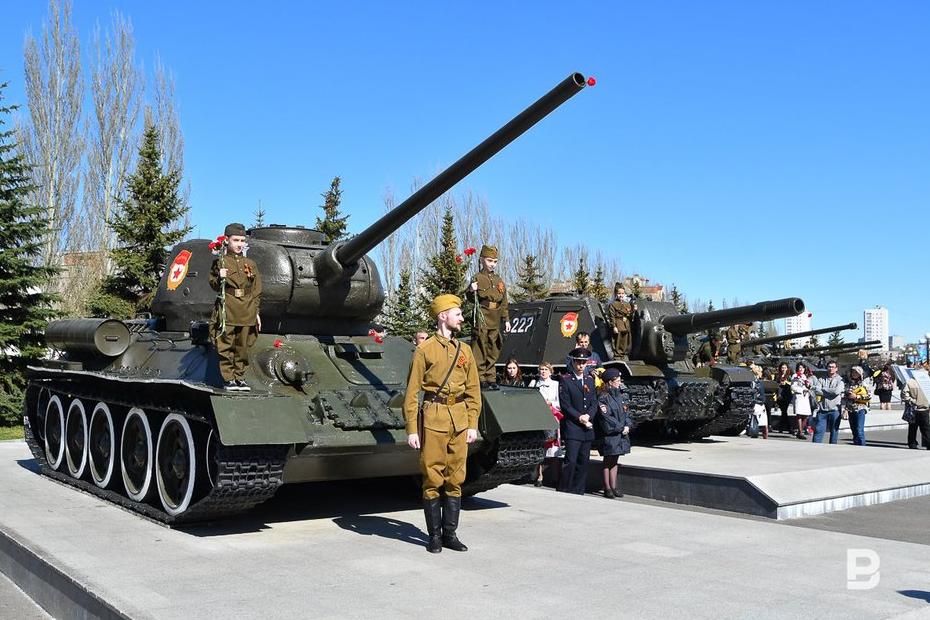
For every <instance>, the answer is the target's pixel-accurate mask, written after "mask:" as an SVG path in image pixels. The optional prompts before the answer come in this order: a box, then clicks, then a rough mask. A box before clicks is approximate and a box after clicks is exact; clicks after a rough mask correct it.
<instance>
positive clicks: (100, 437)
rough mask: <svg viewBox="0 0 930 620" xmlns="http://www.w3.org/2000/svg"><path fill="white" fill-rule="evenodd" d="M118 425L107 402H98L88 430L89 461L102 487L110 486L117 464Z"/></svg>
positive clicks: (95, 481) (99, 485)
mask: <svg viewBox="0 0 930 620" xmlns="http://www.w3.org/2000/svg"><path fill="white" fill-rule="evenodd" d="M116 452H117V449H116V426H115V425H114V423H113V414H112V413H110V408H109V407H107V404H106V403H97V405H96V406H95V407H94V411H93V413H91V414H90V426H89V427H88V430H87V463H88V465H90V477H91V479H92V480H93V481H94V484H96V485H97V486H98V487H100V488H101V489H105V488H107V487H108V486H110V482H111V481H112V480H113V469H114V468H115V466H116Z"/></svg>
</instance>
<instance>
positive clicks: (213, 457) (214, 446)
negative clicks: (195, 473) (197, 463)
mask: <svg viewBox="0 0 930 620" xmlns="http://www.w3.org/2000/svg"><path fill="white" fill-rule="evenodd" d="M205 445H206V453H205V458H204V461H203V464H204V471H205V473H206V475H207V484H209V485H210V488H211V489H214V488H216V485H217V483H218V482H219V480H220V457H219V453H220V440H219V437H217V435H216V432H215V431H214V430H213V429H212V428H211V429H210V434H209V435H207V442H206V444H205Z"/></svg>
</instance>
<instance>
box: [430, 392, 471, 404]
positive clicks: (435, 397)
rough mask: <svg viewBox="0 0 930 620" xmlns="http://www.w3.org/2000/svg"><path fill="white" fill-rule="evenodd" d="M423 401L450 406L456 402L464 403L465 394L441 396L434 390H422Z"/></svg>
mask: <svg viewBox="0 0 930 620" xmlns="http://www.w3.org/2000/svg"><path fill="white" fill-rule="evenodd" d="M423 402H430V403H439V404H441V405H446V406H447V407H451V406H452V405H454V404H456V403H464V402H465V395H464V394H462V395H460V396H442V395H441V394H437V393H436V392H423Z"/></svg>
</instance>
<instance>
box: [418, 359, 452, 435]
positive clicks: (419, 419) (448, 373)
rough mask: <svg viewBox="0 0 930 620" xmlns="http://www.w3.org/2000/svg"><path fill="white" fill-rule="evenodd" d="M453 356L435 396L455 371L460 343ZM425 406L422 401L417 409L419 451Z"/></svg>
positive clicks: (424, 400)
mask: <svg viewBox="0 0 930 620" xmlns="http://www.w3.org/2000/svg"><path fill="white" fill-rule="evenodd" d="M456 344H457V346H456V347H455V355H453V356H452V365H451V366H449V372H447V373H446V378H445V379H443V380H442V383H440V384H439V387H438V388H436V394H439V393H440V392H442V388H444V387H446V381H448V380H449V377H451V376H452V371H453V370H454V369H455V365H456V364H457V363H458V361H459V352H460V351H461V350H462V342H461V341H459V342H457V343H456ZM425 405H426V399H425V398H424V399H423V402H422V403H420V408H419V409H417V434H418V435H419V437H420V449H421V450H422V449H423V434H424V433H425V432H426V429H425V428H424V426H423V425H424V422H423V407H424V406H425Z"/></svg>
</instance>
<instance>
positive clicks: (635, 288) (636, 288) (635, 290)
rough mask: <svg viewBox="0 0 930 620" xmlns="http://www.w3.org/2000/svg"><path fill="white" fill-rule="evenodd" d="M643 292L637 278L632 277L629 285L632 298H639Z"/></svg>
mask: <svg viewBox="0 0 930 620" xmlns="http://www.w3.org/2000/svg"><path fill="white" fill-rule="evenodd" d="M642 294H643V286H642V284H640V283H639V278H633V283H632V284H631V285H630V297H632V298H633V299H639V298H640V297H641V296H642Z"/></svg>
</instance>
